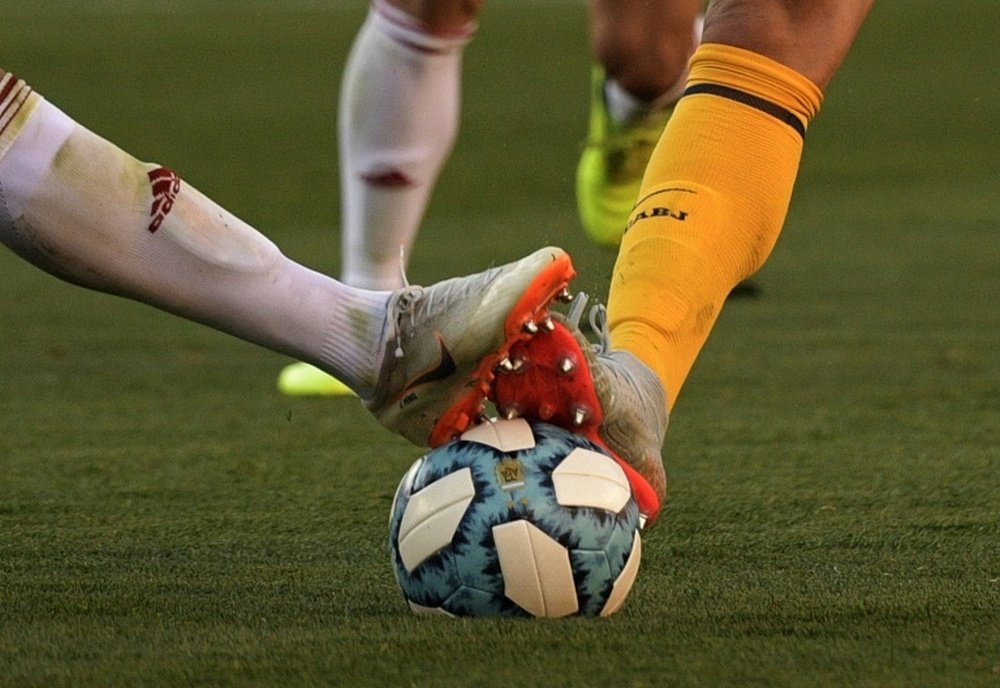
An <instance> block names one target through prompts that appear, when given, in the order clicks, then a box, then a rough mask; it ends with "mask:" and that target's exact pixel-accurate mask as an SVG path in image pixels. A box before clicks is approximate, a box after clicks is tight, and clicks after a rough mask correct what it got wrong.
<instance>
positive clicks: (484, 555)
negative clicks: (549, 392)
mask: <svg viewBox="0 0 1000 688" xmlns="http://www.w3.org/2000/svg"><path fill="white" fill-rule="evenodd" d="M639 530H640V521H639V509H638V506H637V505H636V503H635V500H634V499H633V498H632V491H631V488H630V487H629V483H628V480H627V479H626V477H625V472H624V471H623V470H622V468H621V466H619V465H618V463H617V462H616V461H615V460H614V459H612V458H611V457H610V456H608V455H607V453H606V452H605V451H604V450H603V449H601V448H600V447H598V446H597V445H596V444H594V443H592V442H591V441H590V440H588V439H587V438H585V437H582V436H580V435H576V434H574V433H571V432H568V431H566V430H563V429H561V428H558V427H556V426H554V425H548V424H546V423H535V422H531V423H529V422H528V421H525V420H523V419H517V420H494V421H488V422H485V423H482V424H480V425H477V426H475V427H473V428H471V429H470V430H468V431H466V432H465V434H463V435H462V436H461V437H460V438H458V439H457V440H455V441H453V442H451V443H449V444H446V445H443V446H441V447H438V448H437V449H434V450H432V451H431V452H430V453H428V454H426V455H425V456H423V457H422V458H420V459H418V460H417V461H416V462H415V463H414V464H413V466H411V467H410V470H409V471H407V473H406V475H404V476H403V479H402V481H401V482H400V484H399V488H398V489H397V490H396V496H395V498H394V499H393V503H392V513H391V516H390V521H389V543H390V549H391V553H392V564H393V567H394V570H395V574H396V581H397V582H398V583H399V587H400V588H401V589H402V591H403V596H404V597H405V598H406V600H407V602H408V603H409V605H410V608H411V609H412V610H413V611H414V612H416V613H439V614H445V615H449V616H497V615H499V616H529V617H530V616H536V617H560V616H568V615H571V614H579V615H582V616H607V615H609V614H613V613H614V612H615V611H617V610H618V609H619V608H620V607H621V605H622V603H623V602H624V601H625V598H626V597H627V596H628V593H629V591H630V590H631V588H632V584H633V582H634V581H635V576H636V573H637V571H638V569H639V560H640V556H641V552H642V546H641V539H640V537H639Z"/></svg>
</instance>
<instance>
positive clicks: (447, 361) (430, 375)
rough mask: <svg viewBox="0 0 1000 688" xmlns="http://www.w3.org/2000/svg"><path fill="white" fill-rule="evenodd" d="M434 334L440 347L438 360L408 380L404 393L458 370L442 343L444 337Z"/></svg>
mask: <svg viewBox="0 0 1000 688" xmlns="http://www.w3.org/2000/svg"><path fill="white" fill-rule="evenodd" d="M435 336H436V337H437V340H438V345H440V347H441V360H440V362H439V363H438V364H437V365H436V366H435V367H433V368H431V369H430V370H428V371H427V372H426V373H421V374H420V375H418V376H417V377H415V378H413V379H412V380H410V383H409V384H408V385H406V389H405V390H404V394H405V392H408V391H410V390H411V389H413V388H414V387H417V386H419V385H424V384H427V383H428V382H437V381H438V380H444V379H445V378H448V377H451V376H452V375H454V374H455V371H457V370H458V366H457V365H455V359H454V358H452V356H451V352H450V351H448V347H447V346H445V344H444V339H442V338H441V335H439V334H438V335H435Z"/></svg>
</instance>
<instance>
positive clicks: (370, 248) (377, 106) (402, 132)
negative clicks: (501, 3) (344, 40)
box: [339, 0, 475, 289]
mask: <svg viewBox="0 0 1000 688" xmlns="http://www.w3.org/2000/svg"><path fill="white" fill-rule="evenodd" d="M474 32H475V26H474V25H471V26H468V27H465V28H464V29H463V30H461V31H458V32H456V33H455V34H454V35H448V36H436V35H431V34H429V33H427V32H426V31H425V30H424V29H423V28H422V27H421V26H420V25H418V24H416V23H415V22H414V20H413V19H412V18H411V17H410V16H409V15H407V14H406V13H404V12H401V11H400V10H398V9H396V8H394V7H391V6H390V5H388V4H386V3H383V2H378V1H377V0H376V2H374V3H373V6H372V10H371V11H370V12H369V14H368V19H367V20H366V21H365V23H364V25H363V26H362V28H361V30H360V32H359V33H358V35H357V37H356V39H355V41H354V47H353V48H352V50H351V55H350V58H349V60H348V63H347V69H346V72H345V74H344V81H343V84H342V86H341V99H340V115H339V141H340V173H341V205H342V214H343V236H342V251H341V253H342V261H343V270H342V273H341V279H342V280H343V281H344V282H346V283H347V284H351V285H355V286H359V287H365V288H369V289H395V288H397V287H399V286H401V284H402V280H401V276H400V249H401V248H402V250H403V253H404V255H405V256H409V255H410V249H411V247H412V245H413V241H414V239H415V237H416V234H417V230H418V229H419V227H420V222H421V220H422V219H423V216H424V211H425V210H426V208H427V203H428V200H429V198H430V194H431V190H432V189H433V187H434V184H435V182H436V181H437V177H438V173H439V172H440V171H441V168H442V166H443V165H444V163H445V160H447V158H448V156H449V154H450V153H451V149H452V146H453V144H454V142H455V137H456V135H457V132H458V121H459V111H460V107H461V102H460V90H461V67H462V47H463V46H464V45H465V44H466V43H467V42H468V41H469V40H470V39H471V37H472V35H473V33H474Z"/></svg>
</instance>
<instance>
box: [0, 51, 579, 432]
mask: <svg viewBox="0 0 1000 688" xmlns="http://www.w3.org/2000/svg"><path fill="white" fill-rule="evenodd" d="M0 242H2V243H4V244H6V245H7V246H9V247H10V248H11V249H13V250H14V251H15V252H17V253H19V254H20V255H21V256H23V257H24V258H26V259H27V260H28V261H30V262H32V263H34V264H35V265H37V266H39V267H41V268H42V269H45V270H47V271H49V272H51V273H52V274H54V275H56V276H58V277H61V278H62V279H65V280H67V281H71V282H74V283H76V284H79V285H81V286H84V287H87V288H90V289H96V290H99V291H104V292H108V293H111V294H117V295H120V296H124V297H127V298H131V299H135V300H137V301H142V302H145V303H148V304H151V305H153V306H156V307H158V308H161V309H163V310H166V311H169V312H171V313H174V314H177V315H180V316H182V317H185V318H188V319H190V320H194V321H196V322H200V323H203V324H206V325H208V326H210V327H213V328H215V329H218V330H221V331H223V332H228V333H230V334H233V335H235V336H237V337H240V338H242V339H245V340H247V341H250V342H254V343H256V344H259V345H261V346H265V347H267V348H270V349H273V350H275V351H278V352H281V353H284V354H287V355H290V356H295V357H297V358H299V359H300V360H303V361H308V362H310V363H312V364H315V365H317V366H319V367H321V368H323V369H324V370H326V371H328V372H330V373H332V374H334V375H336V376H337V377H338V378H340V379H342V380H344V381H345V382H347V383H348V384H349V385H350V386H351V388H352V389H353V390H354V391H355V392H357V394H358V395H359V396H361V397H363V398H364V399H365V400H366V406H367V407H368V408H369V410H371V411H372V413H374V414H375V415H376V416H377V417H378V418H379V419H380V420H381V421H382V422H383V423H384V424H385V425H386V426H387V427H389V428H390V429H392V430H394V431H395V432H398V433H400V434H402V435H404V436H406V437H407V438H409V439H411V440H412V441H414V442H415V443H417V444H422V445H423V444H427V443H428V442H435V443H439V442H442V441H445V440H447V439H450V438H451V436H452V434H455V433H459V432H461V431H462V430H464V429H465V427H466V426H467V424H468V423H469V421H470V420H471V419H472V418H473V417H474V415H475V413H476V412H478V410H479V405H480V403H481V401H482V399H483V398H484V396H485V392H484V390H485V388H486V385H487V384H488V383H489V381H490V380H491V379H492V371H493V366H494V364H495V363H496V362H497V361H498V360H499V359H500V358H501V357H502V356H503V355H505V354H506V352H507V350H508V349H509V347H510V346H511V345H512V344H513V343H514V342H517V341H519V340H521V339H523V338H525V337H528V336H530V334H531V333H532V332H533V331H536V330H537V326H536V325H535V324H534V322H535V321H536V320H539V319H544V318H545V317H546V315H547V309H548V304H549V302H550V301H551V300H552V299H553V298H555V297H556V296H557V295H558V294H560V293H561V292H562V291H563V290H564V289H565V286H566V284H567V282H568V281H569V279H570V278H571V277H572V275H573V269H572V265H571V263H570V261H569V257H568V256H567V255H566V254H565V253H564V252H562V251H560V250H559V249H542V250H540V251H537V252H535V253H534V254H532V255H531V256H528V257H527V258H525V259H522V260H521V261H517V262H515V263H511V264H508V265H506V266H502V267H500V268H494V269H491V270H487V271H486V272H483V273H479V274H477V275H471V276H469V277H465V278H459V279H455V280H448V281H446V282H442V283H439V284H436V285H432V286H430V287H427V288H421V287H407V288H403V289H398V290H396V291H392V292H389V291H369V290H364V289H358V288H355V287H350V286H347V285H344V284H341V283H339V282H337V281H335V280H333V279H331V278H329V277H326V276H324V275H321V274H319V273H316V272H312V271H310V270H308V269H306V268H304V267H302V266H300V265H298V264H296V263H294V262H293V261H291V260H289V259H288V258H286V257H285V256H284V255H282V254H281V252H280V251H279V250H278V249H277V248H276V247H275V246H274V244H272V243H271V242H270V241H268V240H267V239H266V238H265V237H264V236H262V235H261V234H259V233H258V232H257V231H256V230H254V229H253V228H252V227H250V226H249V225H247V224H246V223H244V222H242V221H241V220H240V219H239V218H237V217H235V216H234V215H232V214H231V213H229V212H227V211H226V210H224V209H223V208H221V207H219V206H218V205H216V204H215V203H214V202H212V201H211V200H210V199H208V198H207V197H205V196H204V195H202V194H201V193H199V192H198V191H197V190H196V189H195V188H194V187H192V186H191V185H189V184H188V183H187V182H185V181H183V180H181V179H180V178H179V177H178V176H177V175H176V174H174V173H173V172H171V171H170V170H169V169H167V168H165V167H162V166H158V165H153V164H147V163H142V162H140V161H138V160H136V159H135V158H134V157H132V156H131V155H129V154H127V153H125V152H124V151H122V150H121V149H119V148H117V147H116V146H114V145H113V144H111V143H109V142H108V141H106V140H104V139H102V138H100V137H99V136H97V135H95V134H94V133H92V132H91V131H89V130H87V129H86V128H84V127H82V126H80V125H79V124H77V123H76V122H74V121H73V120H72V119H71V118H69V117H68V116H67V115H65V114H64V113H63V112H61V111H60V110H58V109H57V108H56V107H54V106H53V105H51V104H50V103H48V102H46V101H44V100H43V99H42V98H41V97H40V96H39V95H38V94H36V93H34V92H32V90H31V88H30V87H29V86H28V85H27V84H26V83H24V82H23V81H21V80H19V79H17V78H15V77H14V76H13V75H11V74H7V73H5V72H3V71H0Z"/></svg>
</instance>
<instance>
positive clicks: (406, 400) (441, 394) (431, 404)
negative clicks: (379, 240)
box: [364, 247, 575, 447]
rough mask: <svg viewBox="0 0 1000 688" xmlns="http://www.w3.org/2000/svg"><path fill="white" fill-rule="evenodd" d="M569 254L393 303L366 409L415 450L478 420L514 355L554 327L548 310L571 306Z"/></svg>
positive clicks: (549, 251) (540, 254)
mask: <svg viewBox="0 0 1000 688" xmlns="http://www.w3.org/2000/svg"><path fill="white" fill-rule="evenodd" d="M574 275H575V272H574V270H573V264H572V261H571V260H570V257H569V255H568V254H567V253H566V252H565V251H563V250H562V249H559V248H553V247H549V248H544V249H541V250H539V251H536V252H535V253H533V254H531V255H529V256H527V257H526V258H523V259H521V260H519V261H516V262H513V263H509V264H507V265H503V266H501V267H497V268H492V269H490V270H486V271H485V272H481V273H478V274H475V275H470V276H467V277H458V278H455V279H450V280H446V281H443V282H439V283H437V284H434V285H432V286H429V287H417V286H408V287H404V288H402V289H399V290H397V291H396V292H394V293H393V295H392V297H391V299H390V301H389V310H388V321H387V330H386V335H387V336H386V337H385V342H386V343H385V353H384V358H383V362H382V369H381V372H380V374H379V379H378V382H377V384H376V391H375V395H374V396H373V397H372V398H370V399H366V400H365V401H364V403H365V406H366V407H367V408H368V410H369V411H371V412H372V414H374V415H375V417H376V418H377V419H378V420H379V422H380V423H382V424H383V425H384V426H386V427H387V428H389V429H390V430H392V431H393V432H395V433H397V434H399V435H402V436H403V437H406V438H407V439H409V440H410V441H411V442H413V443H414V444H418V445H421V446H428V445H429V446H431V447H435V446H438V445H441V444H444V443H445V442H448V441H450V440H451V439H452V438H454V437H456V436H458V435H460V434H461V433H462V432H464V431H465V430H466V428H468V426H469V425H470V424H472V423H474V422H475V421H476V420H478V419H479V418H480V417H481V416H482V414H483V412H484V402H485V400H486V396H487V393H488V392H489V388H490V383H491V382H492V381H493V378H494V376H495V374H496V373H495V369H496V368H497V366H498V364H499V362H500V361H501V360H503V359H505V358H506V357H507V354H508V352H509V351H510V347H511V346H512V345H514V344H515V343H517V342H522V341H525V340H528V339H530V338H531V337H532V336H533V335H534V334H536V333H537V332H539V331H540V330H543V331H544V328H545V326H546V325H547V324H549V323H550V322H551V321H550V320H549V319H548V317H549V304H550V303H551V302H552V301H553V300H554V299H556V298H569V292H568V291H567V286H568V284H569V281H570V280H571V279H572V278H573V277H574Z"/></svg>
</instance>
